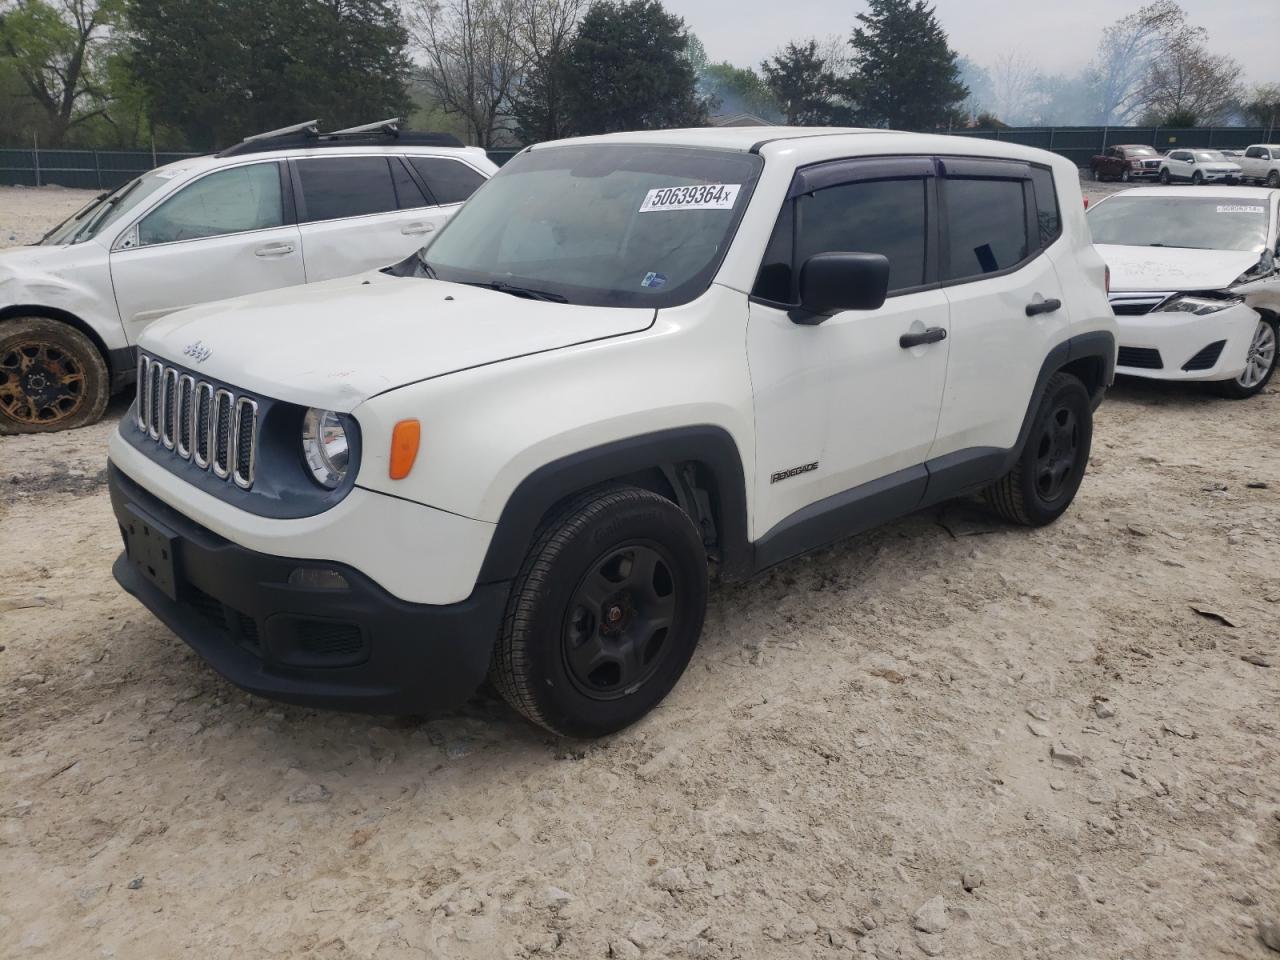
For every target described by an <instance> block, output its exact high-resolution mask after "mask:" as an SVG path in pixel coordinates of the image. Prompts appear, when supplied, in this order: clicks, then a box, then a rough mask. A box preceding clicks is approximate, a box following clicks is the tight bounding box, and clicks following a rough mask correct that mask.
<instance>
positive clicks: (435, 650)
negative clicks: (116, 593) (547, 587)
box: [108, 464, 508, 714]
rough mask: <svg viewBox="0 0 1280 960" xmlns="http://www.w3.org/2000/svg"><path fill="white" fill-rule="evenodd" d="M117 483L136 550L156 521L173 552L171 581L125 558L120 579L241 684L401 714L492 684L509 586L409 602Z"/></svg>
mask: <svg viewBox="0 0 1280 960" xmlns="http://www.w3.org/2000/svg"><path fill="white" fill-rule="evenodd" d="M108 486H109V488H110V492H111V505H112V509H113V510H114V511H115V515H116V519H117V521H118V522H119V524H120V528H121V534H122V536H124V538H125V542H126V544H128V543H129V542H130V537H131V536H133V537H136V536H137V529H136V528H137V526H138V525H139V523H146V524H148V525H149V527H154V528H155V529H156V530H158V531H160V532H161V534H162V535H163V536H164V537H166V538H167V539H166V543H168V544H170V545H171V547H172V571H171V573H172V576H171V578H169V579H166V578H165V577H164V576H161V578H160V579H159V580H157V579H155V578H154V577H149V576H148V575H146V574H145V573H143V572H142V571H141V570H140V569H138V566H137V563H136V562H131V560H130V558H129V556H128V552H126V553H122V554H121V555H120V557H119V558H118V559H117V560H116V562H115V564H114V565H113V566H112V573H113V574H114V575H115V578H116V580H117V581H119V583H120V585H121V586H122V587H124V589H125V590H127V591H128V592H129V593H131V594H132V595H133V596H135V597H136V598H137V599H138V600H139V601H141V603H142V604H143V606H145V607H147V609H149V610H150V611H151V612H152V613H154V614H155V615H156V616H157V617H158V618H159V619H160V620H161V621H162V622H163V623H164V624H165V625H166V626H167V627H169V629H171V630H172V631H173V632H174V633H176V634H177V635H178V636H179V637H181V638H182V639H183V640H184V641H186V642H187V643H188V644H189V645H190V646H191V647H192V648H193V649H194V650H195V651H196V652H197V653H198V654H200V656H201V657H203V658H204V659H205V660H206V661H208V663H209V664H210V665H211V666H212V667H213V668H214V669H215V670H217V671H218V672H219V673H220V674H222V675H223V676H224V677H226V678H227V679H228V680H230V681H231V682H232V683H234V684H235V685H236V686H238V687H242V688H244V689H245V690H248V691H249V692H251V693H256V694H258V695H260V696H264V697H269V698H271V699H274V700H283V701H286V702H289V703H298V704H304V705H309V706H318V707H329V708H335V709H341V710H355V711H361V712H368V713H392V714H397V713H400V714H402V713H423V712H426V711H429V710H436V709H443V708H448V707H452V706H456V705H458V704H459V703H461V702H463V701H464V700H466V699H467V697H469V696H470V695H471V694H472V693H473V692H474V691H475V690H476V688H477V687H478V686H479V685H480V683H481V682H482V681H483V679H484V676H485V673H486V672H487V670H488V667H489V659H490V656H491V654H492V650H493V642H494V638H495V637H496V636H497V633H498V628H499V625H500V622H501V619H502V612H503V607H504V605H505V603H506V594H507V586H508V585H507V584H505V583H495V584H482V585H478V586H476V587H475V589H474V591H473V592H472V594H471V595H470V596H469V597H468V598H467V599H465V600H463V601H461V602H458V603H451V604H447V605H428V604H416V603H409V602H406V601H404V600H400V599H398V598H396V597H394V596H392V595H391V594H390V593H388V592H387V591H386V590H384V589H383V588H382V587H380V586H378V585H377V584H376V583H374V581H372V580H371V579H369V578H368V577H366V576H365V575H364V574H362V573H360V572H359V571H358V570H355V569H353V568H351V567H349V566H346V565H343V564H338V563H331V562H327V561H309V560H297V559H292V558H287V557H279V556H272V555H269V554H263V553H257V552H255V551H253V550H247V549H245V548H244V547H240V546H237V545H236V544H234V543H231V542H230V541H228V540H226V539H224V538H222V537H220V536H218V535H217V534H215V533H213V532H212V531H211V530H208V529H206V528H205V527H202V526H200V525H199V524H198V523H196V522H195V521H193V520H191V519H189V518H187V517H185V516H183V515H182V514H180V513H178V512H177V511H176V510H174V509H172V508H170V507H168V506H167V505H166V504H164V503H163V502H162V501H161V500H160V499H158V498H157V497H155V496H152V495H151V494H150V493H148V492H147V491H146V490H144V489H143V488H142V487H141V486H140V485H138V484H137V483H135V482H134V481H132V480H130V479H129V478H128V477H127V476H125V474H124V473H122V472H121V471H120V470H119V469H118V468H117V467H116V466H115V465H114V464H111V465H109V466H108ZM131 526H132V528H133V529H131ZM149 532H150V531H149ZM135 542H136V541H135ZM139 552H140V551H139ZM135 559H137V558H135ZM167 559H168V557H166V560H167ZM300 568H303V569H323V570H332V571H337V572H338V573H340V574H341V575H342V577H343V578H345V580H346V582H347V584H348V586H347V588H346V589H331V588H330V589H325V588H315V587H304V586H295V585H291V584H290V583H289V575H290V574H291V573H292V572H293V571H295V570H298V569H300Z"/></svg>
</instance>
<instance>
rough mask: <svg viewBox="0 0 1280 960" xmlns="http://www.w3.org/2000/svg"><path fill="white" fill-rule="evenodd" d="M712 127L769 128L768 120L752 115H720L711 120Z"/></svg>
mask: <svg viewBox="0 0 1280 960" xmlns="http://www.w3.org/2000/svg"><path fill="white" fill-rule="evenodd" d="M710 125H711V126H713V127H771V126H773V124H771V123H770V122H769V121H768V120H765V119H764V118H763V117H757V116H756V115H755V114H754V113H721V114H718V115H716V116H714V117H712V118H711V121H710Z"/></svg>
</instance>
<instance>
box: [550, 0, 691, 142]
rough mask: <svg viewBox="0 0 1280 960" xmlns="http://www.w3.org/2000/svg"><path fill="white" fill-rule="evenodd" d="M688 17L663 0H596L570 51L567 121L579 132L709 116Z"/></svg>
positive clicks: (675, 123) (686, 122) (677, 123)
mask: <svg viewBox="0 0 1280 960" xmlns="http://www.w3.org/2000/svg"><path fill="white" fill-rule="evenodd" d="M688 45H689V34H688V32H687V31H686V30H685V26H684V20H682V19H681V18H680V17H677V16H673V15H672V14H669V13H667V11H666V10H665V9H664V8H663V6H662V4H661V3H659V2H658V0H597V2H596V3H593V4H592V6H591V8H590V9H589V10H588V11H587V13H586V16H584V17H583V18H582V23H581V25H580V26H579V27H578V33H577V35H576V36H575V37H574V39H573V43H572V44H571V45H570V46H569V50H568V54H567V56H566V58H565V73H564V93H565V107H566V114H567V119H568V126H569V128H570V129H571V130H572V131H573V132H574V133H578V134H592V133H611V132H614V131H619V130H660V129H664V128H670V127H682V126H700V125H702V124H705V123H706V122H707V106H706V103H705V102H704V101H703V100H702V99H700V98H699V96H698V93H697V89H696V79H697V78H696V77H695V75H694V70H693V66H692V64H691V63H690V62H689V57H688Z"/></svg>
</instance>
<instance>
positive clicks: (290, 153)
mask: <svg viewBox="0 0 1280 960" xmlns="http://www.w3.org/2000/svg"><path fill="white" fill-rule="evenodd" d="M382 152H388V153H404V154H414V155H417V156H451V157H456V156H458V155H459V154H462V155H464V156H466V157H468V158H469V159H470V160H472V161H473V162H474V161H479V162H480V164H481V166H482V167H483V168H484V169H485V170H491V169H494V168H493V167H492V166H491V163H492V161H490V160H489V158H488V155H487V154H486V153H485V152H484V150H483V149H481V148H480V147H445V146H439V147H433V146H423V145H420V144H415V143H395V142H391V143H366V144H355V143H353V144H349V145H347V144H344V145H343V146H340V147H339V146H326V147H318V148H317V147H277V148H274V149H271V150H264V151H262V152H258V153H246V154H242V155H239V156H230V157H224V156H223V155H222V154H219V153H207V154H203V155H202V156H198V157H184V158H182V159H181V160H174V161H173V162H172V163H166V164H162V165H161V166H158V167H156V168H155V169H154V170H152V171H151V173H156V172H158V171H161V170H172V171H177V170H213V169H216V168H218V167H224V166H232V165H233V164H237V163H244V162H247V161H260V160H281V159H284V158H286V157H319V156H324V157H331V156H343V155H347V156H359V155H365V156H367V155H368V154H369V153H382Z"/></svg>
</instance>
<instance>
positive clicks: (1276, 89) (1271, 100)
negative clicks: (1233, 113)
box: [1240, 83, 1280, 130]
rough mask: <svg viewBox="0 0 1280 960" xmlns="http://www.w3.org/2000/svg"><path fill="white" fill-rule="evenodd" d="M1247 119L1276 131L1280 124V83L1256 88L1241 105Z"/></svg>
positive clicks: (1266, 84)
mask: <svg viewBox="0 0 1280 960" xmlns="http://www.w3.org/2000/svg"><path fill="white" fill-rule="evenodd" d="M1240 110H1241V111H1242V112H1243V113H1244V115H1245V116H1246V117H1248V118H1249V119H1250V120H1253V121H1254V122H1255V123H1257V124H1258V126H1260V127H1266V128H1267V129H1268V130H1274V129H1275V127H1276V124H1277V122H1280V83H1264V84H1262V85H1260V86H1257V87H1254V88H1253V90H1252V91H1251V92H1250V93H1248V94H1247V95H1246V96H1245V97H1244V99H1243V102H1242V103H1241V104H1240Z"/></svg>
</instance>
